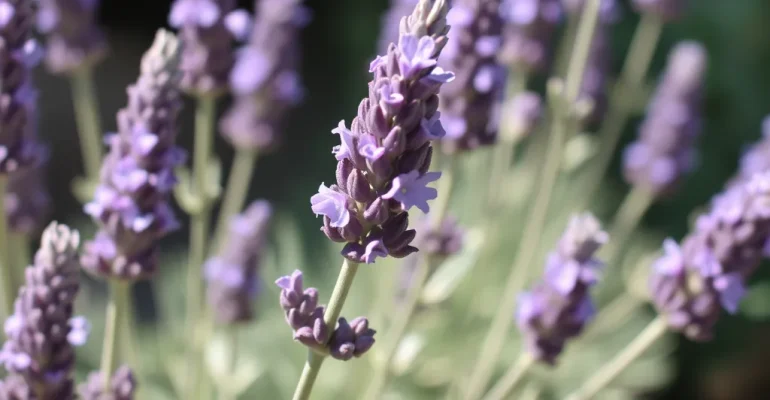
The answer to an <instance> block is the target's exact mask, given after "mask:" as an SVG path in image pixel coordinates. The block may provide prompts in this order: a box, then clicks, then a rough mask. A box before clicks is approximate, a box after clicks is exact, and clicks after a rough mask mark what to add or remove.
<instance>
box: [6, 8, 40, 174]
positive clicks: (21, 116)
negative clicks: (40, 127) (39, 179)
mask: <svg viewBox="0 0 770 400" xmlns="http://www.w3.org/2000/svg"><path fill="white" fill-rule="evenodd" d="M34 6H35V2H34V1H31V0H16V1H2V2H0V77H2V85H0V174H7V173H9V172H13V171H16V170H17V169H19V168H22V167H26V166H29V165H33V164H36V163H38V162H39V159H40V158H41V157H42V155H43V152H41V147H40V145H39V144H38V143H37V140H35V137H34V135H32V134H30V133H31V131H33V130H34V129H35V117H36V115H35V114H36V107H37V106H36V104H37V91H36V89H35V87H34V85H33V83H32V70H33V69H34V67H35V66H37V64H38V63H39V62H40V59H41V58H42V56H43V52H42V49H41V47H40V45H39V44H38V43H37V41H35V39H34V38H33V32H32V27H33V24H34V15H35V14H34V9H33V7H34Z"/></svg>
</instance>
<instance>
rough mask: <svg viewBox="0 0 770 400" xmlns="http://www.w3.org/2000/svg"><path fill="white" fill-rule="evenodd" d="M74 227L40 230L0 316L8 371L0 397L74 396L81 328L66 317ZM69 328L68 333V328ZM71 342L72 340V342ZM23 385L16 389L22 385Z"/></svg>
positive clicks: (2, 358) (74, 268) (1, 357)
mask: <svg viewBox="0 0 770 400" xmlns="http://www.w3.org/2000/svg"><path fill="white" fill-rule="evenodd" d="M79 242H80V237H79V235H78V232H77V231H73V230H70V229H69V228H68V227H67V226H65V225H59V224H57V223H55V222H54V223H51V224H50V225H49V226H48V228H46V230H45V231H44V232H43V236H42V238H41V240H40V249H39V250H38V251H37V253H36V254H35V260H34V264H33V265H32V266H30V267H28V268H27V270H26V271H25V272H26V273H25V283H24V286H23V287H22V288H21V289H20V290H19V296H18V298H17V299H16V303H15V304H14V312H13V315H11V316H10V317H9V318H8V319H7V320H6V321H5V334H6V336H7V338H8V340H7V341H6V342H5V344H4V345H3V349H2V351H0V362H2V364H3V365H4V366H5V368H6V369H7V370H8V372H9V374H10V375H9V378H8V379H7V380H6V383H5V384H4V385H2V391H6V390H7V391H8V392H5V393H0V398H16V397H13V393H16V394H17V395H18V394H19V393H23V392H26V393H27V394H28V395H29V396H28V397H23V398H25V399H30V398H31V399H71V398H74V386H73V381H72V373H73V368H74V366H75V351H74V348H73V346H74V345H79V344H83V341H82V340H71V339H72V338H76V339H79V338H82V336H83V335H82V334H79V333H78V332H75V331H73V330H74V329H78V328H83V327H84V326H83V325H82V324H79V323H77V324H75V323H72V322H71V321H73V318H72V317H73V307H74V301H75V296H76V295H77V292H78V289H79V283H78V274H79V265H78V259H77V248H78V244H79ZM73 333H74V334H73ZM73 342H74V343H73ZM24 386H25V387H26V388H25V389H24V390H23V391H20V390H21V388H22V387H24Z"/></svg>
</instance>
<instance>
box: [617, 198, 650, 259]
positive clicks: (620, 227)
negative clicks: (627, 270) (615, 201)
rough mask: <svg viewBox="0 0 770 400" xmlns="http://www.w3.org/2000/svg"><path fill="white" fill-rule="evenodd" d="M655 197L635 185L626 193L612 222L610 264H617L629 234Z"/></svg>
mask: <svg viewBox="0 0 770 400" xmlns="http://www.w3.org/2000/svg"><path fill="white" fill-rule="evenodd" d="M653 199H654V197H653V196H652V194H651V193H650V192H649V191H647V190H645V189H643V188H641V187H638V186H637V187H634V188H633V189H631V191H630V192H629V193H628V194H627V195H626V198H625V199H624V200H623V203H622V204H621V205H620V208H619V209H618V211H617V213H616V214H615V218H614V220H613V222H612V225H611V229H610V237H611V238H612V241H611V242H610V244H609V246H607V257H606V259H607V260H608V261H609V262H610V263H611V264H610V265H616V263H617V261H619V260H618V257H619V255H620V254H622V250H623V247H624V246H625V244H626V241H627V240H628V239H629V236H630V235H631V233H632V232H633V231H634V229H635V228H636V226H637V225H639V222H640V221H641V220H642V217H643V216H644V213H645V212H646V211H647V209H648V208H649V207H650V205H651V204H652V201H653Z"/></svg>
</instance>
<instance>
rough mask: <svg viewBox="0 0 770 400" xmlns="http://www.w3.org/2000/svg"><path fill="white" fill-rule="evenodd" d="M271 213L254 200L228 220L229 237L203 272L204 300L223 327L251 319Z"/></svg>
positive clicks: (266, 205)
mask: <svg viewBox="0 0 770 400" xmlns="http://www.w3.org/2000/svg"><path fill="white" fill-rule="evenodd" d="M272 213H273V210H272V207H271V206H270V203H268V202H267V201H265V200H258V201H255V202H253V203H251V205H249V207H248V208H247V209H246V211H244V212H243V213H242V214H239V215H236V216H235V217H233V218H232V219H231V220H230V234H229V235H228V237H227V239H226V241H225V242H224V243H223V249H222V251H221V252H220V254H218V255H217V256H216V257H213V258H211V259H210V260H208V261H207V262H206V263H205V264H204V266H203V268H204V274H205V277H206V280H207V281H208V288H207V292H206V293H207V297H208V302H209V304H210V305H211V307H212V309H213V310H215V315H216V319H217V320H218V321H219V322H221V323H224V324H233V323H237V322H248V321H251V320H252V319H253V318H254V307H253V304H252V303H253V301H254V297H255V296H256V295H257V292H258V291H259V287H260V281H259V269H260V268H259V267H260V264H261V261H262V256H263V253H264V251H265V244H266V243H265V242H266V241H267V231H268V227H269V223H270V219H271V216H272Z"/></svg>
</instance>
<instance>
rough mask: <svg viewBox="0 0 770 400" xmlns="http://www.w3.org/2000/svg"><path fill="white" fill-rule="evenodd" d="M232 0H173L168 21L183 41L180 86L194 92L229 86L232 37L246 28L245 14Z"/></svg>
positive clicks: (208, 93) (215, 92) (204, 93)
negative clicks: (236, 7) (177, 30)
mask: <svg viewBox="0 0 770 400" xmlns="http://www.w3.org/2000/svg"><path fill="white" fill-rule="evenodd" d="M235 6H236V1H235V0H175V1H174V4H173V5H172V6H171V12H170V13H169V17H168V20H169V25H171V26H172V27H174V28H177V29H179V38H180V40H181V41H182V42H183V43H184V49H183V50H182V55H181V60H180V63H179V69H180V70H181V71H182V81H181V83H180V86H181V87H182V88H183V89H184V90H185V91H186V92H188V93H191V94H195V95H197V96H217V95H220V94H222V93H224V92H225V91H226V90H227V89H228V87H229V80H230V70H231V69H232V68H233V64H234V63H235V55H234V53H233V51H232V45H233V40H234V39H238V40H241V39H244V38H245V37H246V36H248V32H249V27H250V23H249V19H250V18H249V16H248V14H246V12H245V11H243V10H235Z"/></svg>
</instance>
